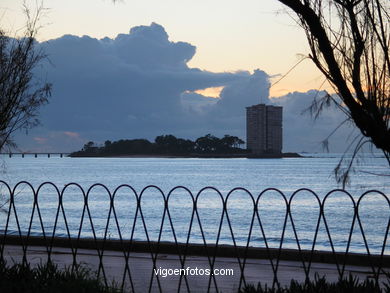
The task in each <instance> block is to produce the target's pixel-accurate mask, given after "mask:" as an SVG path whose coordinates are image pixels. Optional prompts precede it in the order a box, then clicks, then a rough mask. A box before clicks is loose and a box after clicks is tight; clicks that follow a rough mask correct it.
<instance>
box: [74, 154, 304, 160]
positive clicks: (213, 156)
mask: <svg viewBox="0 0 390 293" xmlns="http://www.w3.org/2000/svg"><path fill="white" fill-rule="evenodd" d="M68 157H71V158H166V159H241V158H247V159H282V158H305V157H304V156H302V155H300V154H298V153H282V154H280V155H275V154H262V155H253V154H188V155H180V154H133V155H130V154H129V155H106V156H105V155H92V154H91V155H79V154H70V155H68Z"/></svg>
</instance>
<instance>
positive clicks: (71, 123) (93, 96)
mask: <svg viewBox="0 0 390 293" xmlns="http://www.w3.org/2000/svg"><path fill="white" fill-rule="evenodd" d="M39 46H41V47H42V48H43V49H44V50H45V52H46V53H47V55H48V56H49V60H50V62H47V63H46V64H45V66H44V67H43V68H42V72H43V73H42V74H47V76H48V79H49V80H50V81H51V82H52V83H53V96H52V98H51V100H50V104H49V105H47V106H45V107H44V108H43V109H42V111H41V116H40V118H41V121H42V126H41V127H38V128H35V129H33V130H32V131H31V132H30V135H29V136H27V137H26V136H24V135H18V140H17V141H18V142H19V145H20V146H21V148H23V149H25V150H28V149H30V150H33V149H41V150H56V151H72V150H76V149H79V148H80V147H81V146H82V143H83V142H85V141H87V140H93V141H98V142H102V141H104V140H106V139H110V140H115V139H120V138H148V139H153V138H154V137H155V136H157V135H160V134H168V133H172V134H174V135H177V136H180V137H186V138H196V137H198V136H201V135H204V134H207V133H213V134H215V135H223V134H231V135H238V136H240V137H241V138H245V107H247V106H251V105H253V104H258V103H260V102H264V103H269V102H270V99H269V81H268V75H267V74H266V73H265V72H263V71H261V70H255V71H254V72H253V73H252V74H251V73H249V72H246V71H242V72H234V73H226V72H224V73H213V72H208V71H203V70H200V69H197V68H189V67H188V65H187V62H188V61H189V60H191V58H192V57H193V56H194V54H195V52H196V48H195V47H194V46H193V45H191V44H189V43H185V42H172V41H170V40H169V38H168V34H167V33H166V32H165V30H164V28H163V27H162V26H160V25H158V24H155V23H152V24H151V25H150V26H138V27H134V28H132V29H131V30H130V32H129V34H120V35H118V36H117V37H116V38H115V39H109V38H104V39H101V40H98V39H94V38H91V37H88V36H83V37H77V36H71V35H65V36H63V37H61V38H58V39H54V40H50V41H48V42H44V43H41V44H39ZM40 74H41V73H40ZM221 86H222V87H224V88H223V90H222V91H221V93H220V96H219V98H210V97H206V96H203V95H201V94H199V93H195V91H196V90H199V89H205V88H209V87H221ZM313 95H314V92H309V93H305V94H300V93H293V94H290V95H287V96H285V97H283V98H280V99H277V100H276V99H271V100H272V101H276V102H274V103H277V104H280V105H283V106H284V107H285V109H284V113H285V123H284V124H285V127H284V133H285V148H284V149H285V150H287V151H291V150H295V151H300V150H312V149H313V148H315V147H316V143H317V145H318V142H319V141H320V140H321V139H322V138H323V136H324V135H325V136H326V132H329V131H330V130H329V128H330V127H331V126H333V125H334V124H335V123H336V122H332V123H329V121H328V120H326V119H325V120H320V121H319V123H317V126H310V125H312V124H313V123H312V122H310V120H309V119H310V118H309V117H302V116H301V115H298V112H299V113H300V112H301V111H302V109H303V107H306V106H307V105H308V104H309V103H310V100H311V99H312V96H313ZM329 113H331V114H326V115H336V116H334V117H332V121H333V120H334V121H336V120H337V121H338V119H339V118H340V117H339V116H338V114H334V113H333V112H329ZM326 117H328V118H329V117H330V116H326ZM70 134H72V135H70ZM302 134H304V135H303V136H302ZM317 139H318V142H316V141H317Z"/></svg>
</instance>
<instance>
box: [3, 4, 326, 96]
mask: <svg viewBox="0 0 390 293" xmlns="http://www.w3.org/2000/svg"><path fill="white" fill-rule="evenodd" d="M37 2H39V1H37ZM22 3H23V1H22V0H3V1H2V3H1V4H0V5H1V6H0V7H1V10H2V11H1V17H2V23H4V24H7V26H8V28H9V29H10V30H12V31H15V30H16V29H19V28H21V27H23V24H24V21H25V18H24V15H23V13H22V11H21V6H22ZM27 3H28V4H29V5H31V7H34V5H33V3H35V0H34V1H32V0H30V1H27ZM44 7H46V8H47V10H46V12H45V15H44V17H43V18H42V20H41V24H42V26H43V27H42V29H41V30H40V33H39V35H38V39H39V40H40V41H42V40H50V39H54V38H58V37H61V36H63V35H65V34H72V35H76V36H83V35H88V36H90V37H93V38H98V39H100V38H104V37H110V38H113V37H115V36H116V35H117V34H119V33H127V32H128V31H129V28H130V27H134V26H138V25H149V24H151V23H152V22H156V23H158V24H160V25H162V26H163V27H164V28H165V30H166V31H167V32H168V34H169V37H170V40H171V41H174V42H177V41H183V42H188V43H190V44H192V45H194V46H196V48H197V50H196V54H195V56H194V57H193V58H192V60H191V61H190V62H189V63H188V65H189V66H190V67H197V68H200V69H204V70H208V71H213V72H224V71H229V72H231V71H237V70H248V71H253V70H254V69H257V68H260V69H261V70H264V71H265V72H267V73H268V74H269V75H271V76H274V75H275V76H276V75H280V74H282V75H283V74H285V73H286V72H287V71H288V70H289V69H290V68H291V67H292V66H294V64H296V63H297V62H298V61H299V60H300V58H301V55H307V53H308V47H307V44H306V39H305V35H304V33H303V31H302V29H301V28H300V27H299V26H298V25H297V24H296V23H295V21H294V18H293V16H292V14H289V12H288V10H287V9H285V7H283V5H281V4H280V3H279V2H278V1H277V0H261V1H259V0H246V1H235V0H213V1H206V0H198V1H193V0H167V1H160V0H142V1H141V0H135V1H134V0H122V1H117V2H116V3H115V4H113V3H112V1H110V0H83V1H76V0H67V1H63V0H50V1H49V0H46V1H44ZM277 79H278V78H277V77H275V78H273V79H272V80H273V81H276V80H277ZM322 81H323V77H322V76H321V74H320V73H319V72H318V71H317V70H316V68H315V67H314V66H313V65H312V63H311V62H310V61H309V60H305V61H303V62H302V63H301V64H300V65H299V66H298V67H297V68H296V69H295V70H294V71H293V72H292V73H290V74H289V76H288V77H286V78H285V79H284V80H283V81H281V82H280V83H278V84H277V85H275V86H274V87H272V88H271V96H280V95H282V94H286V93H288V92H292V91H307V90H309V89H317V88H319V87H320V85H321V84H322Z"/></svg>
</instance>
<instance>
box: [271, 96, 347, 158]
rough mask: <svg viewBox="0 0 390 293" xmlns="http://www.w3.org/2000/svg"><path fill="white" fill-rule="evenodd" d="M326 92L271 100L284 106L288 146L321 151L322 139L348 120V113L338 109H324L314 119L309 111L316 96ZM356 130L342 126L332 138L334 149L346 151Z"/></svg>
mask: <svg viewBox="0 0 390 293" xmlns="http://www.w3.org/2000/svg"><path fill="white" fill-rule="evenodd" d="M323 95H325V92H321V91H316V90H311V91H308V92H304V93H302V92H293V93H289V94H287V95H285V96H282V97H278V98H273V99H271V103H272V104H275V105H278V106H283V139H284V142H285V143H284V148H285V149H287V150H293V151H297V152H300V151H307V152H313V151H315V152H321V151H324V149H323V147H322V144H321V142H322V141H323V140H324V139H326V138H327V137H328V136H329V135H330V134H331V132H332V131H334V130H335V129H336V128H337V127H338V126H339V125H340V124H341V123H342V122H343V121H344V120H345V118H346V117H345V115H344V114H343V113H342V112H341V111H340V110H339V109H335V108H328V109H326V108H325V109H324V110H323V111H322V113H321V115H320V116H319V117H318V118H317V119H314V118H313V117H312V116H311V115H310V113H309V111H305V110H306V109H308V108H309V106H310V105H311V104H312V102H313V100H314V99H317V100H318V98H321V97H322V96H323ZM353 130H354V127H352V126H351V125H349V124H346V125H345V126H344V127H341V128H339V129H338V131H337V132H336V133H335V134H334V135H332V136H331V138H330V151H331V152H332V151H333V152H344V151H345V150H346V144H347V143H348V142H347V138H348V137H349V136H350V134H351V132H352V131H353Z"/></svg>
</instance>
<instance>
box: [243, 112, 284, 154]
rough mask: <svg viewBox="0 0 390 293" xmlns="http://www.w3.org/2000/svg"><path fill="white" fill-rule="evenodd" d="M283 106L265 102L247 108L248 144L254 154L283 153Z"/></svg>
mask: <svg viewBox="0 0 390 293" xmlns="http://www.w3.org/2000/svg"><path fill="white" fill-rule="evenodd" d="M282 111H283V107H277V106H269V105H265V104H259V105H254V106H251V107H247V108H246V145H247V149H249V150H251V151H252V154H255V155H261V154H277V155H278V154H281V153H282V146H283V136H282V134H283V133H282V117H283V115H282Z"/></svg>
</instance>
